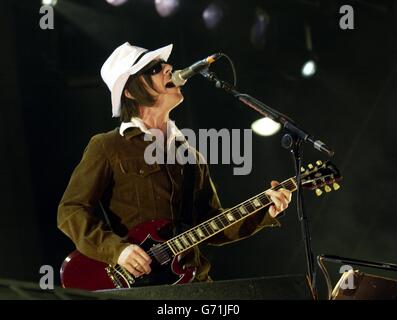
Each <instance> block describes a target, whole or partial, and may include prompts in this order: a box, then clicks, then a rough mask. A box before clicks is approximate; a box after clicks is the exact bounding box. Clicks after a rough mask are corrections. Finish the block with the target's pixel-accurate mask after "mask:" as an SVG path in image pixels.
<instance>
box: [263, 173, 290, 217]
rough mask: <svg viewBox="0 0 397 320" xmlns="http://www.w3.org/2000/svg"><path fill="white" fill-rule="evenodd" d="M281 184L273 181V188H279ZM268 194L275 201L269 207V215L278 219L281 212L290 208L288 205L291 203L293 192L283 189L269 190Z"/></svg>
mask: <svg viewBox="0 0 397 320" xmlns="http://www.w3.org/2000/svg"><path fill="white" fill-rule="evenodd" d="M279 184H280V183H279V182H278V181H274V180H273V181H272V182H271V186H272V188H274V187H277V186H278V185H279ZM266 194H267V195H268V196H269V197H270V199H271V200H272V201H273V204H272V205H271V206H270V207H269V214H270V216H271V217H272V218H275V217H277V216H278V215H279V214H280V212H282V211H284V210H285V209H287V208H288V204H289V203H290V202H291V197H292V192H291V191H289V190H287V189H284V188H281V189H278V190H277V191H276V190H268V191H266Z"/></svg>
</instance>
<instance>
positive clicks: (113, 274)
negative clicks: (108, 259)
mask: <svg viewBox="0 0 397 320" xmlns="http://www.w3.org/2000/svg"><path fill="white" fill-rule="evenodd" d="M105 270H106V274H107V275H108V277H109V279H110V280H111V281H112V282H113V284H114V286H115V288H116V289H121V288H125V287H127V288H131V286H132V285H133V284H134V283H135V279H134V278H133V276H132V275H131V274H130V273H129V272H128V271H127V270H126V269H125V268H123V267H122V266H120V265H116V266H112V265H108V266H107V267H106V268H105ZM123 283H125V285H124V284H123Z"/></svg>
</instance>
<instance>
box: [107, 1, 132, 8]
mask: <svg viewBox="0 0 397 320" xmlns="http://www.w3.org/2000/svg"><path fill="white" fill-rule="evenodd" d="M127 1H128V0H106V2H107V3H109V4H111V5H112V6H115V7H117V6H121V5H122V4H124V3H126V2H127Z"/></svg>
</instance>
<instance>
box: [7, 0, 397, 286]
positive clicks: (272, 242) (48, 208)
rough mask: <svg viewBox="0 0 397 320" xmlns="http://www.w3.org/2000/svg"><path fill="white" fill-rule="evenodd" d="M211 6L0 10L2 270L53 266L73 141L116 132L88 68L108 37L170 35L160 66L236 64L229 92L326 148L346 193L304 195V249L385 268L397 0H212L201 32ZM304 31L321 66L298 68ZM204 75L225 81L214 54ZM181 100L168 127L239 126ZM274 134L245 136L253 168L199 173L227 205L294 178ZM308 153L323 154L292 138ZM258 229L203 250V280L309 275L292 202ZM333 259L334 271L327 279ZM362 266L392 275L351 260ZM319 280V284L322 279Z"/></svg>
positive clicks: (225, 70) (310, 156)
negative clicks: (259, 13) (217, 12)
mask: <svg viewBox="0 0 397 320" xmlns="http://www.w3.org/2000/svg"><path fill="white" fill-rule="evenodd" d="M209 3H210V1H181V6H180V8H179V11H178V12H177V13H176V14H175V15H173V16H172V17H168V18H163V17H160V16H159V15H158V14H157V12H156V10H155V7H154V4H153V1H144V0H138V1H131V0H130V1H129V2H127V3H126V4H124V5H122V6H120V7H113V6H111V5H109V4H108V3H106V2H105V1H98V0H95V1H84V2H83V1H77V0H75V1H71V0H69V1H66V0H65V1H63V0H58V4H57V6H56V7H55V29H54V30H42V29H40V27H39V20H40V18H41V15H40V13H39V8H40V6H41V2H40V1H23V2H22V1H13V2H6V1H1V4H0V23H1V27H0V39H1V43H2V45H1V50H0V61H1V71H0V88H1V96H0V101H1V108H0V115H1V116H0V121H1V124H0V132H1V139H0V145H1V155H2V156H1V166H0V168H1V169H0V170H1V177H2V179H1V180H2V181H1V184H0V185H1V192H0V201H1V204H2V210H1V222H0V232H1V233H0V259H1V261H0V277H1V278H11V279H19V280H28V281H38V279H39V278H40V274H39V268H40V266H41V265H44V264H48V265H52V266H53V267H54V269H55V270H56V276H57V283H58V284H59V277H58V270H59V267H60V265H61V263H62V261H63V259H64V258H65V257H66V255H67V254H68V253H69V252H70V251H71V250H73V248H74V247H73V244H72V242H71V241H70V240H69V239H68V238H66V236H64V235H63V234H62V233H61V232H60V231H59V230H58V229H57V227H56V215H57V206H58V203H59V201H60V199H61V197H62V194H63V191H64V189H65V187H66V185H67V183H68V180H69V177H70V174H71V172H72V170H73V168H74V167H75V166H76V165H77V163H78V162H79V160H80V158H81V155H82V152H83V150H84V147H85V146H86V144H87V143H88V141H89V139H90V137H91V136H92V135H94V134H96V133H99V132H104V131H108V130H111V129H113V128H114V127H115V126H117V125H118V120H117V119H112V118H111V105H110V95H109V91H108V89H107V87H106V86H105V84H104V83H103V82H102V79H101V78H100V74H99V71H100V67H101V66H102V64H103V62H104V61H105V59H106V58H107V57H108V55H109V54H110V53H111V52H112V51H113V50H114V49H115V48H116V47H117V46H118V45H120V44H122V43H123V42H125V41H129V42H130V43H131V44H134V45H138V46H142V47H145V48H149V49H156V48H158V47H160V46H163V45H167V44H169V43H173V44H174V50H173V53H172V57H171V62H172V63H173V64H174V67H175V68H181V67H185V66H187V65H189V64H190V63H192V62H194V61H196V60H199V59H202V58H204V57H205V56H207V55H209V54H211V53H213V52H218V51H222V52H225V53H226V54H228V55H229V56H230V57H231V58H232V59H233V61H234V63H235V66H236V69H237V74H238V88H239V89H240V90H241V91H243V92H247V93H249V94H251V95H253V96H255V97H256V98H258V99H260V100H262V101H263V102H265V103H267V104H269V105H270V106H272V107H274V108H276V109H278V110H279V111H281V112H283V113H285V114H288V115H289V116H290V117H292V118H293V119H295V120H296V121H297V123H299V124H300V125H301V126H302V127H303V128H305V129H306V130H308V131H310V132H311V133H313V134H315V135H316V136H317V137H319V138H321V139H322V140H323V141H326V142H327V144H329V145H330V146H332V147H333V148H334V149H335V151H336V153H335V156H334V158H333V162H335V163H336V164H337V165H338V166H339V168H340V170H341V172H342V174H343V176H344V180H343V182H342V188H341V189H340V190H339V191H338V192H332V193H330V194H327V195H326V196H322V197H321V198H317V197H316V196H315V195H314V194H313V193H312V192H306V193H305V200H306V205H307V206H306V207H307V213H308V216H309V217H310V219H311V224H310V226H311V230H312V238H313V248H314V252H315V254H320V253H324V254H337V255H341V256H346V257H351V258H358V259H367V260H374V261H385V262H394V263H396V262H397V250H396V249H395V245H396V243H397V232H396V227H397V214H396V213H397V212H396V210H395V208H394V200H395V197H396V195H397V193H396V191H395V186H394V183H395V180H396V179H397V174H396V173H395V171H394V170H395V161H396V159H397V154H396V149H395V146H396V136H397V135H396V133H395V126H394V119H395V118H396V116H397V111H396V103H397V91H396V86H397V73H396V61H397V60H396V53H397V37H396V21H397V12H396V10H397V8H396V4H395V2H394V1H343V2H340V1H330V0H327V1H292V0H283V1H280V0H279V1H265V0H263V1H244V4H242V3H241V1H223V2H219V1H218V2H217V3H218V4H220V5H221V6H222V7H223V9H224V14H223V19H222V21H221V23H220V25H219V26H218V27H217V28H216V29H215V30H208V29H207V28H206V27H205V25H204V23H203V21H202V18H201V14H202V10H203V9H204V8H205V7H206V5H208V4H209ZM343 4H350V5H352V6H353V8H354V10H355V11H354V13H355V20H354V22H355V29H354V30H341V29H340V28H339V19H340V17H341V16H342V15H341V14H340V13H339V8H340V6H341V5H343ZM258 8H261V9H262V10H265V11H266V12H267V14H268V15H269V17H270V23H269V25H268V28H267V31H266V33H265V35H264V37H263V40H264V43H262V44H260V45H253V44H252V43H251V42H250V30H251V26H252V24H253V22H254V17H255V12H256V10H257V9H258ZM304 23H307V25H309V26H310V27H311V31H312V37H313V51H314V52H315V53H316V55H317V57H318V71H317V73H316V74H315V76H314V77H313V78H310V79H302V78H301V77H299V74H298V73H299V61H300V60H299V59H298V58H299V57H301V56H302V55H303V54H304V53H305V51H304V33H303V30H304V29H303V26H304ZM213 70H214V71H216V72H217V73H218V75H219V76H220V77H222V78H224V79H228V80H231V79H232V78H231V76H232V74H231V71H230V68H229V66H228V64H227V62H226V60H220V61H219V62H218V63H217V64H216V65H214V66H213ZM183 91H184V95H185V101H184V103H183V104H182V105H181V106H180V107H178V109H177V110H175V111H174V112H173V113H172V114H171V116H172V118H173V119H175V120H176V123H177V125H178V126H179V127H180V128H184V127H190V128H194V129H196V130H197V129H199V128H208V129H209V128H216V129H221V128H229V129H232V128H241V129H243V128H250V125H251V123H252V121H254V120H255V119H258V118H259V115H258V114H256V113H255V112H254V111H253V110H251V109H248V108H246V107H244V106H243V105H241V104H240V103H238V102H237V101H235V100H234V99H233V98H232V97H231V96H228V95H227V94H226V93H224V92H221V91H219V90H217V89H216V88H214V87H213V86H212V85H211V84H210V83H208V82H206V81H205V80H204V79H202V78H201V77H195V78H192V79H191V81H189V83H188V84H187V85H186V86H185V87H184V89H183ZM281 137H282V132H279V133H278V134H276V135H274V136H271V137H266V138H265V137H260V136H257V135H254V137H253V169H252V172H251V174H250V175H247V176H234V175H233V171H232V170H233V167H234V166H233V165H213V166H211V172H212V175H213V179H214V180H215V182H216V185H217V187H218V191H219V193H220V196H221V199H222V202H223V205H224V206H225V207H229V206H232V205H234V204H237V203H238V202H241V201H243V200H245V199H247V198H248V197H250V196H252V195H254V194H256V193H259V192H260V191H262V190H263V189H264V188H265V187H267V186H268V184H269V181H270V180H271V179H279V180H282V179H285V178H287V177H289V176H292V175H293V166H292V161H291V156H290V154H289V153H288V152H287V151H286V150H285V149H283V148H282V147H281V146H280V139H281ZM303 151H304V161H305V162H306V163H308V162H314V161H316V160H317V159H323V160H324V159H325V158H324V156H323V155H322V154H320V153H319V152H317V151H315V150H312V148H311V147H310V146H309V145H305V146H304V149H303ZM281 222H282V228H274V229H268V230H265V231H263V232H260V233H258V234H256V235H255V236H253V237H251V238H250V239H247V240H243V241H240V242H237V243H234V244H231V245H228V246H224V247H217V248H213V247H203V250H204V251H205V252H206V254H207V256H208V257H209V258H210V260H211V261H212V263H213V269H212V276H213V278H214V279H218V280H221V279H234V278H246V277H257V276H271V275H286V274H299V273H304V272H305V271H306V266H305V256H304V247H303V242H302V237H301V233H300V225H299V222H298V219H297V214H296V210H295V201H293V203H292V204H291V206H290V208H289V209H288V214H287V215H286V216H284V217H283V218H282V219H281ZM338 268H339V266H336V265H331V266H330V270H332V272H331V273H332V277H333V279H334V280H337V279H338V278H339V275H338ZM361 269H362V270H364V271H367V272H369V273H376V274H380V275H384V276H391V277H396V276H395V275H393V274H387V273H386V272H379V271H376V270H370V269H365V268H361ZM319 282H320V283H321V286H323V278H322V276H321V275H320V274H319Z"/></svg>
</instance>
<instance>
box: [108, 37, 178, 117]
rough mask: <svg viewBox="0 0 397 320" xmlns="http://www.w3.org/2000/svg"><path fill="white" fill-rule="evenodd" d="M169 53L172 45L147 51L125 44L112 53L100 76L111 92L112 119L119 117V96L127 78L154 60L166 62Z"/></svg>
mask: <svg viewBox="0 0 397 320" xmlns="http://www.w3.org/2000/svg"><path fill="white" fill-rule="evenodd" d="M171 51H172V44H170V45H168V46H165V47H162V48H160V49H157V50H154V51H149V50H147V49H144V48H140V47H135V46H132V45H130V44H129V43H128V42H125V43H124V44H122V45H121V46H119V47H118V48H117V49H116V50H114V51H113V52H112V54H111V55H110V56H109V58H107V60H106V61H105V63H104V64H103V66H102V68H101V76H102V79H103V81H105V83H106V85H107V86H108V88H109V90H110V92H111V96H112V113H113V117H119V116H120V101H121V95H122V93H123V89H124V85H125V83H126V82H127V80H128V78H129V76H130V75H132V74H135V73H137V72H138V71H139V70H141V69H142V68H143V67H145V66H146V65H147V64H148V63H150V62H151V61H153V60H155V59H163V60H164V61H167V60H168V57H169V56H170V54H171Z"/></svg>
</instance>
